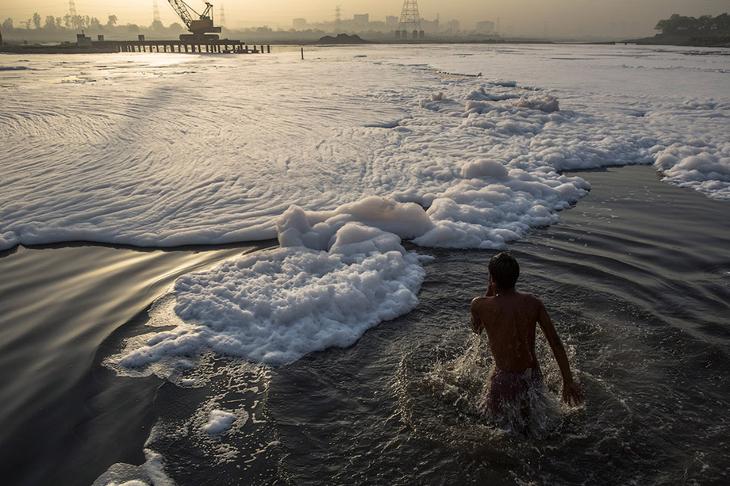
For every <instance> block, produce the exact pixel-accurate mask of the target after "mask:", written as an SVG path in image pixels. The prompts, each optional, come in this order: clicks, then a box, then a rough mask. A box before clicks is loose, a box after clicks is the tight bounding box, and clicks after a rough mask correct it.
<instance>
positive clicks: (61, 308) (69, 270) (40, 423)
mask: <svg viewBox="0 0 730 486" xmlns="http://www.w3.org/2000/svg"><path fill="white" fill-rule="evenodd" d="M245 250H246V248H229V249H218V250H214V251H205V252H199V251H192V250H186V251H159V250H157V251H143V250H134V249H120V248H112V247H103V246H83V245H69V246H57V247H48V248H37V249H28V248H22V247H20V248H18V249H16V250H15V251H13V252H11V253H8V252H6V253H5V255H4V256H3V257H2V258H0V275H2V278H1V279H0V296H2V298H0V383H2V384H3V385H2V387H1V388H0V403H2V407H0V457H2V458H3V460H2V461H0V477H3V478H4V480H6V481H9V482H10V484H38V483H44V482H48V481H50V479H51V478H53V479H55V480H56V481H54V482H58V483H59V484H60V483H63V484H90V483H91V482H92V481H93V479H94V478H95V477H96V476H98V475H99V473H100V472H101V471H99V470H98V468H99V464H106V465H104V466H103V467H102V470H103V469H104V468H106V467H107V466H108V465H109V464H110V463H111V462H117V461H119V460H120V459H123V460H125V461H128V462H136V463H141V462H142V461H143V460H144V456H143V454H142V443H143V442H144V440H145V438H146V436H147V434H148V433H149V427H150V426H151V425H152V423H153V421H154V416H153V414H152V410H151V406H152V403H153V401H154V393H155V390H156V388H157V387H158V386H159V384H158V383H155V382H154V381H150V380H145V381H139V382H131V381H130V380H118V379H117V378H116V376H114V375H113V373H111V372H109V371H107V370H105V369H104V368H102V367H101V366H100V365H99V362H100V360H101V359H102V358H103V357H104V355H105V354H106V353H107V352H108V350H107V349H106V348H105V347H104V341H105V340H106V339H108V338H109V337H110V336H112V335H114V333H115V332H117V330H118V328H119V327H120V326H122V325H123V324H124V323H125V322H128V321H130V320H132V319H133V317H134V316H135V315H136V314H138V313H140V312H142V311H143V310H144V309H145V308H146V307H147V306H148V305H149V304H150V302H151V301H152V300H154V299H155V298H156V297H158V296H159V295H161V294H162V293H164V292H165V291H167V289H168V287H169V286H170V285H171V284H172V282H173V281H174V279H175V278H177V276H179V275H181V274H183V273H187V272H190V271H194V270H196V269H200V268H202V267H205V266H209V265H212V264H214V263H215V262H217V261H220V260H221V259H224V258H229V257H231V256H233V255H235V254H238V253H241V252H242V251H245ZM40 437H42V438H43V439H42V440H40V439H39V438H40ZM107 463H109V464H107ZM21 478H23V481H21Z"/></svg>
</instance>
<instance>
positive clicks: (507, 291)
mask: <svg viewBox="0 0 730 486" xmlns="http://www.w3.org/2000/svg"><path fill="white" fill-rule="evenodd" d="M519 274H520V266H519V265H518V263H517V260H515V258H514V257H513V256H512V255H510V254H509V253H500V254H498V255H496V256H494V257H493V258H492V259H491V260H490V261H489V289H488V290H487V295H486V297H477V298H476V299H474V300H473V301H472V303H471V315H472V328H473V330H474V332H475V333H477V334H479V333H481V332H482V330H485V331H487V337H488V338H489V347H490V349H491V350H492V355H493V356H494V364H495V370H494V372H493V374H492V376H491V383H490V386H489V393H488V395H487V407H488V409H489V411H490V412H491V413H492V414H499V413H500V412H501V411H502V410H503V409H504V407H506V406H510V405H512V406H516V407H518V408H520V409H522V413H523V414H524V413H527V409H526V407H527V403H526V396H527V395H526V394H527V392H528V391H529V389H530V388H531V387H533V386H538V387H539V386H542V373H541V372H540V364H539V363H538V361H537V356H536V355H535V327H536V326H535V324H536V323H538V324H540V328H541V329H542V332H543V333H544V334H545V337H546V338H547V341H548V343H549V344H550V347H551V348H552V350H553V354H554V355H555V359H556V360H557V362H558V366H559V367H560V372H561V374H562V375H563V401H564V402H566V403H567V404H569V405H578V404H580V403H581V402H582V401H583V393H582V390H581V388H580V386H579V385H578V384H577V383H576V382H575V381H573V374H572V373H571V372H570V364H569V363H568V357H567V355H566V354H565V349H564V348H563V344H562V343H561V342H560V337H558V333H557V331H556V330H555V326H553V323H552V321H551V320H550V316H548V313H547V311H546V310H545V306H544V305H543V303H542V302H541V301H540V299H538V298H536V297H533V296H532V295H529V294H522V293H520V292H517V291H516V290H515V284H516V283H517V277H519Z"/></svg>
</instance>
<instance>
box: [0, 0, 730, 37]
mask: <svg viewBox="0 0 730 486" xmlns="http://www.w3.org/2000/svg"><path fill="white" fill-rule="evenodd" d="M75 3H76V10H77V12H78V13H79V14H81V15H90V16H95V17H98V18H99V19H100V20H105V19H106V17H107V16H108V15H110V14H115V15H117V16H118V17H119V21H120V23H136V24H140V25H149V24H150V23H151V22H152V4H153V1H152V0H128V1H119V0H116V1H111V0H100V1H89V0H76V2H75ZM188 3H189V4H190V5H191V6H193V7H194V8H196V9H198V8H199V10H202V6H203V1H202V0H201V1H199V0H189V1H188ZM212 3H213V4H214V5H215V8H216V11H219V10H218V9H219V8H220V6H221V5H223V6H224V7H225V14H226V21H227V26H228V27H232V28H235V27H250V26H259V25H268V26H270V27H274V28H283V29H289V28H291V27H292V20H293V19H294V18H304V19H307V21H308V22H311V23H316V22H323V21H332V20H334V18H335V7H336V6H337V5H340V7H341V12H342V18H343V19H349V18H352V16H353V15H354V14H362V13H369V14H370V17H371V20H384V19H385V17H386V16H387V15H396V16H397V15H399V14H400V10H401V6H402V3H403V2H402V0H333V1H332V0H308V1H306V2H305V1H303V0H269V1H268V2H249V1H245V2H240V1H234V0H227V1H222V2H221V1H213V2H212ZM418 3H419V7H420V10H421V16H422V17H424V18H425V19H429V20H432V19H435V18H436V16H437V15H438V16H440V19H441V22H444V23H445V22H448V21H449V20H451V19H457V20H459V21H460V22H461V24H462V26H463V27H464V28H467V29H469V28H472V27H473V26H474V24H475V22H478V21H483V20H492V21H496V20H497V19H498V18H499V19H500V24H501V27H502V29H501V30H502V31H503V32H504V33H506V34H509V35H539V36H543V35H547V36H549V37H560V36H562V37H568V36H573V37H593V36H611V35H617V36H624V35H634V34H650V33H651V32H652V29H653V27H654V25H655V24H656V22H657V21H658V20H659V19H662V18H666V17H668V16H669V15H671V14H672V13H679V14H682V15H691V16H699V15H717V14H720V13H723V12H727V11H729V10H730V1H728V0H449V1H446V0H419V2H418ZM158 4H159V10H160V17H161V20H162V22H163V23H165V24H169V23H172V22H176V21H179V19H178V18H177V16H176V15H175V13H174V12H173V11H172V8H171V7H170V6H169V5H168V2H167V0H158ZM67 11H68V2H67V1H53V0H50V1H49V0H39V1H34V0H3V1H2V4H1V5H0V19H5V18H7V17H13V18H14V19H15V20H16V21H21V20H25V19H28V18H30V17H31V16H32V15H33V13H34V12H38V13H39V14H40V15H41V16H43V17H45V16H46V15H54V16H63V15H64V14H65V13H66V12H67Z"/></svg>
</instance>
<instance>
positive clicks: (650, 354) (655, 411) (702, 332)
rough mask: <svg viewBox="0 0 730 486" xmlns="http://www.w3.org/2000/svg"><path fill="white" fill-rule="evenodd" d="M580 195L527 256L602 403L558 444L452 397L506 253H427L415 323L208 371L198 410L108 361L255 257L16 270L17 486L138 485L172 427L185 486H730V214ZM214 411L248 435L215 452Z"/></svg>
mask: <svg viewBox="0 0 730 486" xmlns="http://www.w3.org/2000/svg"><path fill="white" fill-rule="evenodd" d="M581 175H582V176H583V177H585V178H586V179H587V180H589V181H590V182H591V183H592V184H593V191H592V192H591V194H590V195H588V196H587V197H586V198H584V199H583V200H582V201H580V202H579V204H578V206H577V207H576V208H574V209H571V210H568V211H565V212H564V213H562V215H561V222H560V223H559V224H557V225H554V226H552V227H549V228H545V229H538V230H534V231H533V232H531V233H530V235H529V237H528V238H527V239H525V240H524V241H521V242H518V243H516V244H514V245H512V247H511V249H512V250H513V252H514V253H515V254H516V256H517V257H518V258H519V259H520V261H521V264H522V270H523V276H522V288H523V289H524V290H526V291H530V292H533V293H535V294H538V295H540V296H542V297H543V298H544V300H545V302H546V305H547V306H548V308H549V310H550V311H551V312H552V314H553V318H554V320H555V321H556V323H557V326H558V329H559V331H560V332H561V334H562V336H563V340H564V341H565V342H566V343H567V344H568V346H569V348H570V349H571V353H572V354H573V363H574V365H575V366H576V367H577V369H578V374H579V376H580V378H581V380H582V381H583V383H584V384H585V386H586V391H587V397H588V401H587V404H586V407H585V409H584V410H582V411H578V412H575V413H572V414H566V415H563V416H561V417H558V419H557V420H556V422H555V424H554V425H553V427H552V432H551V433H549V434H547V435H546V436H544V437H539V438H507V439H505V438H503V437H497V436H496V435H493V434H489V433H486V434H479V433H475V431H477V432H478V431H479V430H483V428H481V427H482V424H481V423H480V422H479V421H478V420H477V419H475V418H474V417H473V416H472V415H470V414H469V413H468V409H469V408H470V407H469V406H468V405H469V403H470V402H471V401H473V400H474V399H475V398H476V397H475V395H474V393H475V392H474V390H473V389H471V388H469V386H467V385H469V384H468V383H466V384H465V383H464V382H459V380H451V378H453V377H454V376H456V377H457V378H458V377H459V376H462V375H463V373H462V375H460V374H459V373H461V372H462V371H464V369H465V368H469V367H472V368H474V369H479V366H480V365H481V364H480V363H474V362H471V363H470V362H468V359H467V360H464V359H462V358H463V356H464V353H465V351H466V350H467V349H468V347H469V345H470V341H469V339H470V332H469V329H468V313H467V309H468V307H467V306H468V302H469V301H470V300H471V298H472V297H474V296H475V295H477V294H480V293H481V292H483V290H484V279H485V273H486V264H487V261H488V260H489V258H490V257H491V255H492V253H491V252H480V251H451V250H427V249H421V248H417V249H416V250H417V251H419V252H420V253H424V254H429V255H432V256H434V257H435V260H434V261H433V262H432V263H430V264H428V265H427V266H426V269H427V272H428V274H427V279H426V282H425V283H424V286H423V288H422V290H421V293H420V300H421V303H420V305H419V306H418V307H417V308H416V309H415V310H414V311H413V312H411V313H409V314H408V315H406V316H402V317H400V318H398V319H396V320H394V321H391V322H387V323H382V324H381V325H380V326H378V327H376V328H374V329H372V330H371V331H369V332H367V333H366V334H365V335H364V336H363V338H362V339H361V340H360V341H359V342H358V343H357V344H356V345H355V346H353V347H350V348H347V349H330V350H327V351H324V352H321V353H314V354H312V355H309V356H307V357H305V358H304V359H302V360H300V361H297V362H296V363H293V364H291V365H289V366H285V367H281V368H277V369H273V370H268V369H265V368H262V367H258V366H254V365H246V364H240V363H235V362H230V361H228V360H220V359H211V360H208V361H207V364H206V367H205V369H204V371H203V372H204V373H207V374H208V376H209V381H208V385H207V386H205V387H202V388H195V389H189V388H179V387H176V386H175V385H172V384H170V383H166V382H163V381H162V380H159V379H158V378H155V377H149V378H123V377H117V376H115V375H114V374H113V373H112V372H111V371H109V370H108V369H106V368H104V367H103V366H102V365H101V361H102V360H103V358H104V357H106V356H108V355H110V354H113V353H114V352H116V351H117V350H118V349H119V347H120V346H121V345H122V342H123V340H124V339H125V338H127V337H129V336H132V335H135V334H139V333H143V332H146V330H145V321H146V313H145V309H146V308H147V307H148V305H149V304H150V303H151V302H152V301H153V300H154V299H155V298H156V297H158V296H160V295H161V294H163V293H164V291H165V290H166V289H167V288H168V286H169V285H170V283H172V281H174V279H175V278H176V276H178V275H180V274H182V273H184V272H189V271H191V270H193V269H196V268H200V267H202V266H206V265H212V264H214V263H215V262H217V261H220V260H222V259H223V258H227V257H230V256H232V255H234V254H236V253H239V252H240V251H243V248H232V249H231V248H229V249H217V250H211V251H205V252H192V251H165V252H163V251H137V250H130V249H116V248H109V247H98V246H75V247H74V246H72V247H61V248H53V249H51V248H43V249H32V250H29V249H24V248H19V249H17V251H15V252H12V253H10V254H6V255H5V256H4V257H2V258H0V274H2V275H3V276H4V277H5V278H4V279H3V280H2V282H1V283H0V293H1V294H2V296H3V298H2V301H1V302H0V307H1V309H0V333H2V334H1V335H2V340H1V341H0V342H1V343H2V344H0V370H2V371H0V373H2V376H0V378H1V379H2V381H3V383H5V384H6V385H5V386H3V388H2V392H1V396H0V400H2V402H3V403H4V404H5V406H3V407H2V414H1V415H0V431H1V432H0V456H1V457H3V461H2V464H1V465H0V469H1V471H0V474H1V475H2V477H3V478H5V479H6V480H9V483H10V484H47V483H57V484H89V483H90V482H92V481H93V480H94V479H95V478H96V477H98V476H99V475H100V474H102V473H103V472H104V471H105V470H106V469H107V468H108V467H109V466H111V465H112V464H114V463H119V462H121V463H129V464H141V463H142V462H143V461H144V455H143V453H142V448H143V444H144V443H145V440H146V439H147V438H148V436H149V435H150V431H151V429H152V426H153V424H157V425H158V427H157V429H158V430H157V432H156V433H154V434H153V436H152V437H151V438H150V440H149V441H148V447H150V448H151V449H153V450H155V451H157V452H159V453H161V454H162V455H163V456H164V458H165V463H166V471H167V473H168V474H169V475H170V476H171V477H172V478H173V479H174V480H175V481H176V482H177V483H178V484H183V485H185V484H203V483H206V484H240V483H241V482H243V483H250V484H315V483H319V482H321V481H322V480H323V478H328V480H330V481H331V482H332V483H337V484H340V483H350V484H365V483H384V484H412V483H414V482H417V483H420V484H456V483H465V484H485V483H487V482H489V484H515V483H526V482H529V481H536V482H538V483H555V484H557V483H560V484H583V483H584V482H586V481H587V482H589V483H606V482H611V483H621V484H625V483H630V482H632V481H636V482H638V483H642V484H676V483H677V482H682V481H685V482H687V483H688V484H691V483H693V482H694V483H701V484H723V483H724V482H726V481H727V479H728V475H730V472H729V468H730V461H728V459H727V457H726V456H727V454H726V451H727V447H728V443H727V437H728V433H729V432H730V427H729V425H728V420H727V418H726V416H725V415H726V414H725V408H726V406H725V404H726V403H727V402H728V400H730V387H729V386H728V378H727V376H726V370H727V369H730V358H729V357H728V350H729V349H728V346H729V345H730V322H728V318H727V316H728V315H730V312H729V311H730V306H729V305H728V302H730V229H729V228H728V223H727V203H723V202H719V201H712V200H710V199H707V198H706V197H704V196H702V195H701V194H698V193H696V192H694V191H691V190H684V189H680V188H677V187H673V186H670V185H667V184H663V183H661V182H660V181H659V180H658V178H657V175H656V173H655V172H654V171H653V169H651V168H649V167H629V168H618V169H610V170H606V171H603V172H586V173H582V174H581ZM543 358H547V359H549V356H548V355H545V356H543ZM460 359H461V361H459V360H460ZM546 362H549V361H546ZM444 367H446V368H449V367H451V371H453V373H452V375H448V373H447V374H445V375H444V374H440V373H439V372H438V370H440V369H443V368H444ZM460 367H461V368H460ZM462 368H464V369H462ZM546 368H547V372H548V381H549V382H550V380H551V378H550V373H551V372H553V371H554V370H551V368H550V366H549V365H547V366H546ZM450 380H451V381H450ZM552 382H553V383H554V379H552ZM460 402H465V403H466V406H462V405H463V404H462V403H460ZM212 403H215V404H223V405H225V404H236V406H239V407H242V408H245V409H246V410H248V411H249V412H250V413H251V419H250V420H248V421H247V422H246V423H245V425H244V426H243V427H242V428H241V430H240V431H238V432H237V433H234V434H231V435H230V436H227V437H226V438H224V439H220V440H217V441H211V440H209V439H207V438H201V437H200V436H199V435H198V434H196V432H195V427H194V425H195V424H196V423H197V421H198V420H199V418H198V417H196V416H195V414H196V413H198V412H197V410H199V409H200V408H201V405H205V406H207V404H212ZM203 408H204V407H203Z"/></svg>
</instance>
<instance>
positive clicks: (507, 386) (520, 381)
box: [486, 368, 542, 414]
mask: <svg viewBox="0 0 730 486" xmlns="http://www.w3.org/2000/svg"><path fill="white" fill-rule="evenodd" d="M536 388H542V372H541V371H540V368H528V369H526V370H525V371H504V370H500V369H499V368H495V370H494V371H493V372H492V376H491V379H490V383H489V391H488V392H487V400H486V405H487V409H488V411H489V412H490V413H492V414H501V413H502V412H503V411H504V410H505V408H507V407H509V408H513V409H515V408H518V409H522V408H523V407H524V406H526V405H527V403H528V402H529V397H528V393H529V392H530V390H532V389H536Z"/></svg>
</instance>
